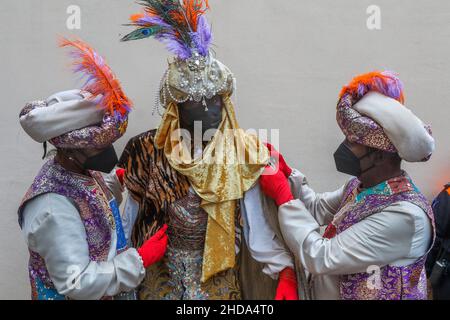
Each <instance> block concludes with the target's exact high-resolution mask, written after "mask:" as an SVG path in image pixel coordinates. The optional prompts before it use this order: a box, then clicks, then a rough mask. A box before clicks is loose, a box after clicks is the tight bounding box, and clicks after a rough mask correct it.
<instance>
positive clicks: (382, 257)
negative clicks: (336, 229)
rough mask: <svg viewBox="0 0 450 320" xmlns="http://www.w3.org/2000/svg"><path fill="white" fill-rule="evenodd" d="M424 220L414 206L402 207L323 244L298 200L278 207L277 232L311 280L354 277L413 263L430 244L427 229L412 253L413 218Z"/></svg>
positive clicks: (365, 220)
mask: <svg viewBox="0 0 450 320" xmlns="http://www.w3.org/2000/svg"><path fill="white" fill-rule="evenodd" d="M424 215H426V214H425V212H424V211H423V210H422V209H420V208H419V207H417V206H415V205H413V204H409V203H403V202H402V203H399V204H395V205H392V206H390V207H388V208H386V209H385V210H383V211H382V212H380V213H376V214H373V215H371V216H369V217H368V218H366V219H364V220H362V221H361V222H359V223H357V224H355V225H353V226H351V227H350V228H348V229H347V230H345V231H343V232H342V233H340V234H339V235H337V236H336V237H334V238H332V239H325V238H323V237H322V236H321V235H320V233H319V225H318V223H317V222H316V221H315V220H314V218H313V217H312V216H311V214H310V213H309V212H308V210H307V208H306V207H305V206H304V204H303V203H302V202H301V201H300V200H292V201H290V202H288V203H287V204H284V205H283V206H281V207H280V208H279V219H280V225H281V230H282V232H283V235H284V237H285V240H286V242H287V243H288V246H289V247H290V249H291V250H292V252H294V254H296V255H297V256H298V258H299V260H300V261H301V263H302V264H303V265H304V266H305V268H306V270H307V271H309V272H310V273H312V274H315V275H341V274H353V273H360V272H367V268H368V267H370V266H378V267H383V266H385V265H387V264H396V263H397V262H398V261H402V260H403V261H404V262H405V263H406V264H410V263H412V262H414V261H415V260H417V259H418V258H420V257H421V256H423V255H424V254H425V253H426V251H427V250H428V249H427V247H428V246H429V243H430V238H431V234H430V230H431V229H428V233H424V234H423V235H421V239H418V240H416V241H415V242H416V243H420V245H421V248H422V249H421V250H415V251H414V250H412V248H413V243H414V238H415V234H416V226H415V225H416V222H415V220H416V218H415V217H416V216H424ZM423 221H425V220H423ZM411 253H415V255H412V254H411ZM408 258H409V260H405V259H408Z"/></svg>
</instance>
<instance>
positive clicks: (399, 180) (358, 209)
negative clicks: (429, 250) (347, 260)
mask: <svg viewBox="0 0 450 320" xmlns="http://www.w3.org/2000/svg"><path fill="white" fill-rule="evenodd" d="M359 185H360V181H359V180H358V179H356V178H355V179H353V180H351V181H350V182H349V183H348V184H347V187H346V190H345V192H344V197H343V202H342V204H341V207H340V209H339V211H338V213H337V214H336V215H335V218H334V220H333V225H334V227H335V229H336V234H339V233H341V232H343V231H345V230H346V229H347V228H349V227H351V226H352V225H354V224H356V223H358V222H360V221H362V220H364V219H365V218H367V217H369V216H371V215H372V214H376V213H378V212H381V211H383V210H384V209H385V208H387V207H389V206H391V205H393V204H395V203H398V202H401V201H407V202H410V203H413V204H415V205H417V206H419V207H420V208H422V210H423V211H425V212H426V214H427V216H428V218H429V219H430V220H431V223H432V228H433V241H434V237H435V226H434V216H433V212H432V209H431V206H430V205H429V203H428V201H427V199H426V198H425V196H423V195H422V193H420V191H419V190H418V189H417V187H416V186H415V185H414V184H413V182H412V181H411V179H410V178H409V177H408V176H407V175H406V174H404V175H402V176H400V177H396V178H393V179H390V180H388V181H385V182H383V183H381V184H379V185H377V186H374V187H372V188H369V189H366V190H364V191H363V192H361V193H358V191H359V190H358V187H359ZM328 231H329V230H328ZM331 233H333V232H331ZM426 256H427V255H425V256H423V257H422V258H420V259H418V260H417V261H416V262H414V263H413V264H411V265H408V266H399V267H397V266H392V265H386V266H383V267H381V269H380V270H379V274H378V272H377V274H376V275H375V274H371V273H368V272H367V273H358V274H350V275H343V276H341V277H340V294H341V299H343V300H403V299H405V300H419V299H426V298H427V280H426V274H425V268H424V264H425V260H426ZM377 276H379V278H378V280H379V281H373V278H372V277H377Z"/></svg>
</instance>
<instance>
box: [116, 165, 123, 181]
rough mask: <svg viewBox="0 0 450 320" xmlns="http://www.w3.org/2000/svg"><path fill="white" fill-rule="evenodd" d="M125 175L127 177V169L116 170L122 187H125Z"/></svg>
mask: <svg viewBox="0 0 450 320" xmlns="http://www.w3.org/2000/svg"><path fill="white" fill-rule="evenodd" d="M124 175H125V169H122V168H118V169H116V176H117V178H118V179H119V181H120V184H121V185H123V177H124Z"/></svg>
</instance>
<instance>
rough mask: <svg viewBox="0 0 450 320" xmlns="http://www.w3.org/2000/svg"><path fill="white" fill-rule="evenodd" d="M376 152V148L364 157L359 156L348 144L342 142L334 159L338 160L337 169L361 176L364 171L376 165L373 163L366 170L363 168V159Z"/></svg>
mask: <svg viewBox="0 0 450 320" xmlns="http://www.w3.org/2000/svg"><path fill="white" fill-rule="evenodd" d="M374 152H375V150H371V151H369V152H368V153H366V154H365V155H363V156H362V157H360V158H358V157H357V156H355V154H354V153H353V152H352V151H351V150H350V148H349V147H348V146H347V145H345V143H341V145H340V146H339V148H338V149H337V150H336V152H335V153H334V161H335V162H336V169H337V170H338V171H339V172H342V173H345V174H349V175H351V176H354V177H360V176H361V175H362V174H363V173H365V172H367V171H369V170H371V169H372V168H374V167H375V165H372V166H371V167H369V168H367V169H366V170H364V171H363V170H361V160H362V159H364V158H365V157H367V156H369V155H370V154H372V153H374Z"/></svg>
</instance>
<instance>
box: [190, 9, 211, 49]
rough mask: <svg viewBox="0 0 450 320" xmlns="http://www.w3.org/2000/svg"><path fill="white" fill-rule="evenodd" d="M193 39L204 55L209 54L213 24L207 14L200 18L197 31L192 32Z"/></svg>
mask: <svg viewBox="0 0 450 320" xmlns="http://www.w3.org/2000/svg"><path fill="white" fill-rule="evenodd" d="M191 37H192V41H193V42H194V45H195V47H196V48H197V50H198V53H200V54H201V55H202V56H207V55H208V52H209V47H210V45H211V42H212V32H211V26H210V25H209V23H208V21H207V20H206V17H205V16H200V17H199V18H198V25H197V32H193V33H191Z"/></svg>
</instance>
